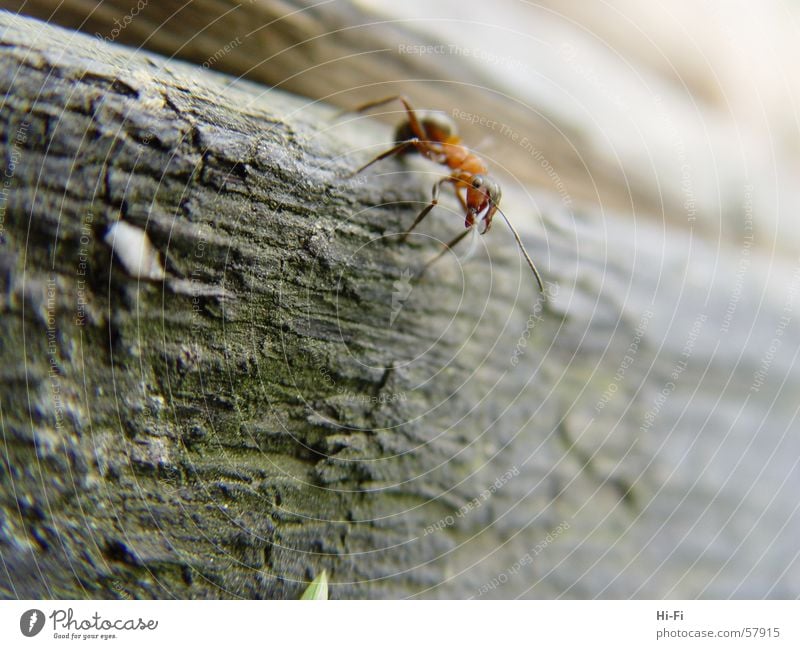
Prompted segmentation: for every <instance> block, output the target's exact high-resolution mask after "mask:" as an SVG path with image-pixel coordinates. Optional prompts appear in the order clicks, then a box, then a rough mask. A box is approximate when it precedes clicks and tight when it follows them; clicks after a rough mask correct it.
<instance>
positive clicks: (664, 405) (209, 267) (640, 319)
mask: <svg viewBox="0 0 800 649" xmlns="http://www.w3.org/2000/svg"><path fill="white" fill-rule="evenodd" d="M0 32H1V34H2V35H1V36H0V46H2V47H1V48H0V57H2V66H0V79H1V80H2V90H3V92H4V93H5V102H4V106H3V117H2V122H0V129H1V130H2V138H3V142H4V146H5V150H6V155H5V174H4V182H5V185H4V189H5V191H4V193H3V195H2V200H3V204H2V205H3V212H2V213H3V217H4V220H3V225H2V228H3V230H2V237H3V242H2V247H1V248H0V255H1V256H0V259H1V260H2V264H3V270H4V272H3V275H2V277H3V281H4V282H5V284H6V286H5V291H6V296H7V298H6V300H5V302H4V304H3V310H4V323H5V326H4V329H3V332H4V333H3V339H2V350H0V353H1V354H2V359H3V367H4V368H5V369H4V370H3V371H4V372H5V373H6V377H5V385H6V387H5V389H4V390H3V394H2V431H3V460H4V461H3V463H2V464H0V470H1V471H2V473H0V479H1V480H2V485H3V489H2V494H1V496H2V512H3V518H2V521H0V551H1V552H2V558H3V565H4V572H0V587H2V592H3V593H4V594H5V595H6V596H15V597H179V598H194V597H269V598H280V597H287V598H296V597H298V596H299V594H300V593H301V592H302V590H303V588H304V587H305V583H306V582H307V581H308V580H309V579H310V578H312V577H313V576H315V575H316V574H318V573H319V572H320V571H321V570H322V569H323V568H324V569H327V570H328V573H329V575H330V580H331V596H332V597H334V598H355V597H372V598H376V597H409V596H421V597H459V598H463V597H516V596H527V597H555V596H559V595H565V596H570V597H595V596H606V597H612V596H613V597H628V596H640V597H662V596H680V597H694V596H703V595H705V596H713V597H728V596H750V597H760V596H768V595H771V596H796V595H797V590H796V584H797V579H798V577H799V576H800V575H799V574H798V573H799V572H800V567H798V565H797V562H796V561H795V559H796V558H797V554H796V538H797V536H798V533H800V518H799V517H797V516H796V515H795V513H796V506H795V500H796V497H795V496H796V487H797V482H798V469H797V462H796V461H795V458H797V457H798V445H800V440H798V438H797V436H792V435H790V432H791V431H792V430H796V424H795V423H794V422H795V416H796V412H797V411H796V407H795V405H794V404H788V405H787V404H786V402H785V400H784V399H780V398H779V397H780V396H781V395H782V394H796V393H797V389H798V378H797V373H796V372H795V371H793V370H792V364H793V360H794V359H795V358H796V354H797V351H798V349H800V346H799V345H798V340H800V336H798V327H797V325H796V322H795V321H794V320H793V319H792V309H793V302H791V301H790V300H789V298H790V297H791V298H792V299H793V298H794V295H795V292H796V284H797V282H798V281H800V275H799V274H798V273H797V272H796V271H795V270H794V269H793V268H789V269H784V271H785V272H784V273H783V274H782V275H780V274H778V273H775V274H774V275H773V278H772V279H770V280H769V282H770V283H769V284H766V282H767V280H766V279H764V280H760V279H758V278H760V277H767V275H766V273H762V272H761V271H763V270H766V269H767V268H768V267H767V263H768V262H767V261H759V260H757V259H752V260H751V259H750V258H749V257H747V259H748V265H747V271H748V272H746V273H744V274H741V273H739V274H737V273H736V271H735V269H737V268H739V266H740V258H744V254H745V253H744V252H742V251H741V250H740V249H739V248H734V249H731V250H729V251H727V252H723V253H722V256H721V257H720V256H719V255H718V254H717V251H716V250H714V249H712V248H711V247H710V246H707V245H706V244H704V243H702V242H699V241H697V240H695V239H694V238H693V236H692V232H691V230H688V229H685V228H684V229H682V230H680V231H679V232H671V231H670V232H666V233H665V232H663V231H662V230H661V229H660V228H651V227H649V226H646V225H645V226H642V225H637V227H636V228H632V227H630V221H629V220H628V219H627V218H625V217H624V215H623V216H621V217H614V216H608V215H605V216H603V217H602V218H601V215H600V213H599V212H595V213H591V212H589V213H586V214H581V215H580V216H579V218H578V219H577V220H572V219H571V218H570V216H569V215H570V213H571V212H570V209H569V208H570V206H568V205H563V204H550V203H548V202H547V199H546V198H545V197H544V196H540V195H539V194H537V192H536V189H535V188H531V189H530V192H531V195H532V196H533V198H534V200H536V202H537V203H538V204H539V205H540V206H541V205H547V206H548V207H547V210H546V214H545V216H544V217H542V218H541V219H540V218H539V217H538V215H537V213H536V210H535V206H534V201H533V200H531V199H528V202H527V203H526V202H525V200H521V199H519V197H517V198H515V197H514V196H513V195H512V196H511V197H510V204H512V205H516V206H517V207H515V210H516V213H515V216H516V220H517V221H518V222H520V223H522V222H525V221H528V222H530V223H535V224H537V225H536V227H533V226H530V225H529V226H527V227H522V229H523V231H524V232H523V238H524V239H525V243H526V245H527V247H528V249H529V250H530V252H531V253H532V255H533V257H534V259H536V261H537V263H538V265H539V267H540V269H541V270H542V272H543V274H544V276H545V279H546V281H547V284H548V293H549V299H548V301H547V303H546V304H545V303H544V302H542V301H541V300H540V299H539V297H538V294H537V291H536V287H535V284H534V282H533V280H532V278H531V276H530V274H529V273H528V271H527V267H526V266H525V265H524V262H523V261H521V259H520V257H519V255H518V254H517V250H516V247H515V245H514V241H513V239H512V238H511V236H510V234H509V233H508V232H507V231H506V230H504V229H503V227H502V224H500V225H496V226H495V228H494V229H493V230H492V232H491V233H490V235H489V236H487V237H484V238H482V239H481V240H480V242H481V243H483V244H485V247H481V250H482V252H481V254H480V255H478V257H479V258H478V259H473V260H470V261H468V262H466V263H464V264H463V265H459V264H457V263H456V262H455V260H454V259H453V258H452V257H449V258H447V259H445V260H443V261H442V262H440V263H439V265H438V267H434V268H433V269H432V270H431V272H430V274H429V275H427V276H426V277H425V279H423V280H422V281H421V282H419V283H415V282H413V281H411V280H410V277H411V276H412V275H413V273H414V272H416V270H417V269H419V268H420V267H421V265H422V264H423V263H424V262H425V261H426V260H427V259H428V258H429V257H430V256H431V255H433V254H435V252H436V250H437V249H438V245H439V243H438V242H439V241H442V240H448V239H449V238H450V237H452V236H453V235H454V234H455V233H457V232H458V231H459V228H460V227H462V226H461V224H462V223H463V221H462V219H461V217H460V215H458V213H457V206H456V205H455V204H454V203H451V202H449V201H445V202H444V204H443V205H441V206H440V207H439V208H437V210H436V211H435V212H434V213H433V215H432V216H431V217H429V221H430V223H427V222H426V225H427V227H426V228H424V229H423V230H422V232H421V234H420V235H419V236H415V237H411V238H410V239H409V242H408V243H405V244H404V243H400V242H399V241H398V237H397V236H395V235H396V234H397V233H398V232H401V231H402V230H403V229H404V228H405V227H407V226H408V224H409V223H410V221H411V220H412V219H413V217H414V215H415V214H416V212H418V211H419V209H420V208H421V206H422V205H424V204H425V203H426V202H427V201H428V200H429V195H430V185H431V182H432V180H433V178H432V177H431V175H430V172H431V169H430V168H429V167H427V166H422V165H417V164H416V162H415V161H414V160H407V161H404V160H388V161H385V162H382V163H380V166H376V167H374V170H370V171H369V172H368V173H365V174H363V175H360V176H357V177H355V178H352V179H351V178H348V177H347V174H348V173H349V172H350V171H352V170H353V169H355V168H357V167H358V166H359V165H360V164H361V163H362V162H363V161H365V160H366V159H369V157H370V156H372V155H374V154H375V153H377V152H380V151H381V149H382V148H386V147H387V146H388V144H389V143H390V142H391V139H392V135H391V132H390V131H389V130H388V129H386V128H384V127H382V126H381V125H379V124H377V123H375V122H372V121H370V120H368V119H364V120H359V121H358V123H357V125H353V124H349V123H347V122H346V121H344V122H337V121H335V120H334V118H333V115H334V112H333V110H332V109H330V108H328V107H327V106H325V105H322V104H319V103H311V102H307V101H304V100H302V99H300V98H297V97H292V96H289V95H286V94H284V93H282V92H280V91H278V90H274V89H270V90H267V89H265V88H263V87H260V86H257V85H254V84H252V83H248V82H242V81H234V80H232V79H230V78H227V77H224V76H222V75H219V74H215V73H212V72H206V71H203V70H202V69H200V68H196V67H192V66H189V65H187V64H182V63H176V62H167V61H164V60H163V59H161V58H158V57H156V56H154V55H150V54H146V53H141V52H134V51H132V50H128V49H126V48H123V47H121V46H116V45H113V44H107V43H104V42H102V41H100V40H99V39H92V38H89V37H86V36H81V35H78V34H75V33H70V32H66V31H63V30H60V29H56V28H52V27H49V26H44V25H42V24H41V23H38V22H35V21H32V20H27V19H22V18H18V17H14V16H11V15H9V14H3V15H0ZM118 222H123V223H125V224H128V225H130V226H132V227H133V228H136V229H138V230H141V231H145V232H146V233H147V235H148V237H149V239H150V240H151V241H152V243H153V245H154V246H155V248H156V249H157V250H158V251H159V254H160V255H161V258H162V260H163V264H164V266H165V269H166V270H165V274H166V277H165V278H164V279H163V280H159V279H155V280H154V279H147V278H141V277H134V276H132V274H131V273H132V271H131V267H130V265H129V264H128V265H126V264H125V263H124V260H123V255H113V254H112V250H111V246H110V245H109V243H108V242H109V241H110V237H109V236H108V235H109V229H110V228H111V227H112V225H113V224H115V223H118ZM539 223H541V227H539V225H538V224H539ZM115 245H116V246H117V248H116V249H117V250H118V251H119V252H122V251H121V250H120V247H119V246H121V245H123V244H121V243H117V244H115ZM740 252H741V254H739V253H740ZM655 260H658V263H656V262H655ZM773 266H774V265H773ZM687 268H691V273H692V276H696V277H704V278H705V279H706V281H705V282H704V283H702V284H700V283H692V282H688V283H687V282H686V281H685V273H686V272H687ZM723 269H724V272H723ZM787 278H788V283H787V284H786V285H784V284H782V283H781V282H782V281H783V280H784V279H787ZM765 286H767V287H768V288H769V290H765ZM786 287H788V289H787V291H788V292H782V289H784V288H786ZM787 296H789V297H787ZM734 298H735V299H734ZM759 300H760V301H759ZM787 318H788V320H787ZM763 332H766V333H763ZM762 333H763V335H762ZM773 340H779V342H778V345H779V346H780V353H776V351H775V350H773V351H772V352H771V351H770V350H771V349H772V348H773V347H774V346H775V343H774V342H772V341H773Z"/></svg>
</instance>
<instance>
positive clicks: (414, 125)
mask: <svg viewBox="0 0 800 649" xmlns="http://www.w3.org/2000/svg"><path fill="white" fill-rule="evenodd" d="M396 100H399V101H400V102H401V103H402V104H403V106H404V107H405V110H406V115H407V116H408V119H407V120H406V121H405V122H402V123H401V124H400V125H398V127H397V130H396V131H395V140H396V141H397V144H396V145H395V146H393V147H392V148H391V149H389V150H388V151H385V152H384V153H381V154H380V155H379V156H377V157H376V158H374V159H372V160H370V161H369V162H368V163H367V164H365V165H363V166H362V167H360V168H359V169H357V170H356V171H354V172H353V173H352V174H351V175H352V176H355V175H357V174H359V173H361V172H362V171H364V169H366V168H367V167H369V166H370V165H373V164H375V163H376V162H378V161H380V160H383V159H384V158H389V157H391V156H393V155H406V154H408V153H414V152H415V151H416V153H419V154H420V155H422V156H423V157H425V158H427V159H428V160H432V161H433V162H436V163H438V164H443V165H447V166H448V167H449V168H450V169H451V170H452V171H451V173H450V175H448V176H445V177H444V178H442V179H441V180H438V181H437V182H436V183H435V184H434V186H433V197H432V199H431V202H430V203H429V204H428V205H427V206H426V207H425V208H424V209H423V210H422V211H421V212H420V213H419V214H418V215H417V218H416V219H415V220H414V222H413V223H412V224H411V227H410V228H408V230H406V231H405V232H404V233H403V236H402V237H401V241H405V240H406V239H407V238H408V235H409V234H411V232H412V230H414V228H415V227H417V225H419V223H420V221H422V219H424V218H425V217H426V216H427V215H428V213H429V212H430V211H431V210H432V209H433V208H434V207H436V205H437V204H438V202H439V190H440V189H441V187H442V185H444V184H445V183H450V184H451V185H452V186H453V190H454V192H455V195H456V198H458V200H459V202H460V203H461V207H462V208H463V209H464V217H465V218H464V226H465V227H466V228H467V229H466V230H465V231H464V232H462V233H461V234H459V235H458V236H457V237H456V238H455V239H453V240H452V241H450V242H449V243H447V244H445V246H444V248H443V249H442V251H441V252H440V253H439V254H437V255H436V256H435V257H434V258H433V259H431V260H430V261H429V262H428V263H427V264H425V266H424V267H423V269H422V271H420V273H419V274H418V275H417V277H418V278H419V277H420V276H422V274H423V273H424V272H425V270H426V269H427V268H428V266H430V265H431V264H432V263H433V262H435V261H436V260H437V259H439V258H441V257H442V256H443V255H444V254H445V253H446V252H447V251H448V250H451V249H452V248H453V246H455V245H456V244H457V243H459V242H460V241H461V240H462V239H463V238H464V237H466V236H467V234H469V233H470V232H471V231H472V230H473V228H476V227H477V228H479V230H478V232H479V233H480V234H486V233H487V232H488V231H489V228H490V227H491V226H492V218H493V217H494V215H495V212H499V213H500V214H501V216H502V217H503V220H504V221H505V222H506V224H507V225H508V227H509V228H510V229H511V232H512V233H513V235H514V238H515V239H516V241H517V245H518V246H519V249H520V251H521V252H522V254H523V256H524V257H525V261H527V262H528V266H530V269H531V271H532V272H533V275H534V277H536V282H537V283H538V284H539V290H541V291H542V293H544V285H543V284H542V278H541V276H540V275H539V271H538V270H536V266H535V265H534V263H533V260H532V259H531V258H530V255H529V254H528V252H527V250H525V246H523V245H522V240H521V239H520V237H519V233H518V232H517V231H516V229H515V228H514V226H513V225H512V224H511V222H510V221H509V220H508V217H506V215H505V214H503V211H502V210H501V209H500V208H499V205H498V204H499V203H500V197H501V196H502V191H501V190H500V185H498V184H497V181H496V180H494V178H492V177H491V176H490V175H489V174H488V169H487V167H486V164H485V163H484V162H483V160H481V159H480V158H479V157H478V156H476V155H475V154H474V153H471V152H470V151H469V149H467V147H465V146H464V145H463V144H461V138H460V137H459V136H458V134H457V133H456V130H457V129H456V125H455V123H454V122H453V121H452V120H451V119H450V118H448V117H447V116H446V115H444V114H442V113H435V112H428V111H415V110H414V109H413V108H412V107H411V105H410V104H409V103H408V99H406V98H405V97H404V96H402V95H393V96H392V97H386V98H384V99H378V100H377V101H372V102H369V103H366V104H363V105H361V106H358V107H357V108H355V109H354V111H353V112H356V113H360V112H363V111H366V110H369V109H371V108H377V107H378V106H383V105H384V104H388V103H390V102H393V101H396ZM461 189H465V190H466V191H465V192H464V195H463V196H462V195H461V193H460V190H461ZM480 226H482V227H480Z"/></svg>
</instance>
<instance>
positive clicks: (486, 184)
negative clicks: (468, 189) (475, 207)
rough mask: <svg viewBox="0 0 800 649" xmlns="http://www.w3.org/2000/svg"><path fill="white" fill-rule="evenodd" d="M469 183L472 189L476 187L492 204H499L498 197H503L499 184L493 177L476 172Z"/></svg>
mask: <svg viewBox="0 0 800 649" xmlns="http://www.w3.org/2000/svg"><path fill="white" fill-rule="evenodd" d="M470 184H471V185H472V188H473V189H477V190H478V191H482V192H483V193H484V194H486V196H487V198H488V199H489V202H490V203H491V204H492V205H499V204H500V199H501V198H502V197H503V190H501V189H500V185H498V184H497V181H496V180H495V179H494V178H492V177H491V176H484V175H481V174H476V175H475V176H473V177H472V182H471V183H470Z"/></svg>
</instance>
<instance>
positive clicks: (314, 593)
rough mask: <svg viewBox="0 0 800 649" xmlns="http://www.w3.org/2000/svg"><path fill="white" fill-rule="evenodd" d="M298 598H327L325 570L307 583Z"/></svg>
mask: <svg viewBox="0 0 800 649" xmlns="http://www.w3.org/2000/svg"><path fill="white" fill-rule="evenodd" d="M300 599H328V573H327V572H326V571H325V570H323V571H322V572H321V573H319V574H318V575H317V576H316V578H315V579H314V581H312V582H311V583H310V584H309V585H308V588H306V590H305V592H304V593H303V595H302V596H301V597H300Z"/></svg>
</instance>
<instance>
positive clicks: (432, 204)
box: [400, 176, 450, 242]
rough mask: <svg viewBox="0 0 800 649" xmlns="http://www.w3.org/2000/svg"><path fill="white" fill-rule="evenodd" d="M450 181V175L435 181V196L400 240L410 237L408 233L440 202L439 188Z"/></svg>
mask: <svg viewBox="0 0 800 649" xmlns="http://www.w3.org/2000/svg"><path fill="white" fill-rule="evenodd" d="M449 181H450V177H449V176H448V177H447V178H442V179H441V180H437V181H436V183H434V185H433V197H432V198H431V202H430V203H428V205H427V207H425V208H424V209H423V210H422V211H421V212H420V213H419V214H417V218H416V219H414V222H413V223H412V224H411V227H410V228H408V230H406V231H405V232H404V233H403V236H402V237H400V241H401V242H402V241H405V240H406V239H408V235H409V234H411V232H412V230H413V229H414V228H416V227H417V226H418V225H419V224H420V222H421V221H422V219H424V218H425V217H426V216H428V214H429V213H430V211H431V210H432V209H433V208H434V207H436V206H437V205H438V204H439V190H440V189H441V187H442V185H443V184H444V183H446V182H449Z"/></svg>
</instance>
